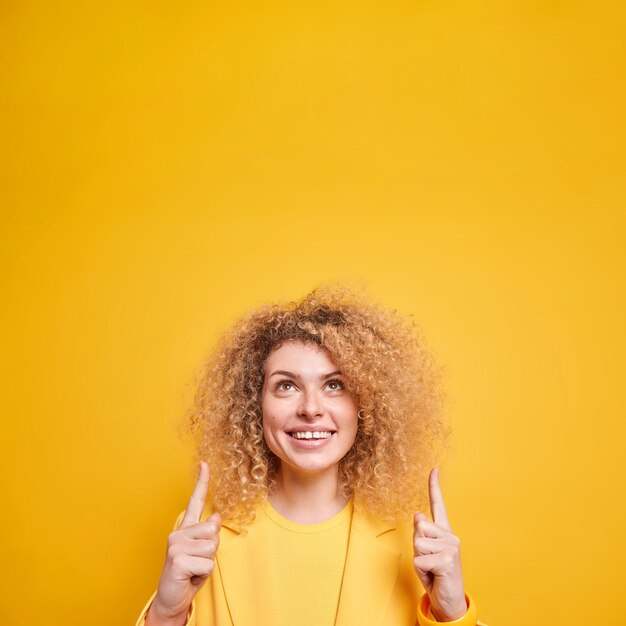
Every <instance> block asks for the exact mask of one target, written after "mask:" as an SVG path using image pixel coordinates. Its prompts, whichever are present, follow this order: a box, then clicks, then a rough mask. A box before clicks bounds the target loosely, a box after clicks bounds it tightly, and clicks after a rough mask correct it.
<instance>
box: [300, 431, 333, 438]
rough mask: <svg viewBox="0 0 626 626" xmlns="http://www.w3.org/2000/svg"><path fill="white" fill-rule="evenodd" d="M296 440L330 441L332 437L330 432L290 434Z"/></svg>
mask: <svg viewBox="0 0 626 626" xmlns="http://www.w3.org/2000/svg"><path fill="white" fill-rule="evenodd" d="M290 434H291V436H292V437H293V438H294V439H328V437H330V436H331V435H332V433H331V432H329V431H317V430H316V431H313V432H312V431H310V430H306V431H303V432H299V433H290Z"/></svg>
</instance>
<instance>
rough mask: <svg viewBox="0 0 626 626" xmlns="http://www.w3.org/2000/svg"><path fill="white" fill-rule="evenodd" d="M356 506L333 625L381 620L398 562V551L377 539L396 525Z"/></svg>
mask: <svg viewBox="0 0 626 626" xmlns="http://www.w3.org/2000/svg"><path fill="white" fill-rule="evenodd" d="M359 508H360V507H359ZM359 508H357V507H355V509H354V513H353V516H352V526H351V529H350V540H349V543H348V554H347V557H346V566H345V570H344V575H343V583H342V585H341V595H340V597H339V607H338V611H337V620H336V622H335V624H336V626H354V624H359V625H360V626H365V625H369V624H372V625H375V626H379V625H380V624H382V623H383V621H384V615H385V613H386V611H387V607H388V605H389V601H390V599H391V594H392V592H393V588H394V586H395V583H396V578H397V576H398V570H399V566H400V552H398V551H396V550H394V549H393V548H391V547H390V546H388V545H386V544H385V543H384V542H383V541H381V540H380V539H379V537H380V536H381V535H382V534H383V533H386V532H389V531H393V530H394V529H395V525H394V524H392V523H385V522H381V521H379V520H376V519H374V518H372V517H370V516H368V515H366V514H365V513H364V512H362V511H360V510H359Z"/></svg>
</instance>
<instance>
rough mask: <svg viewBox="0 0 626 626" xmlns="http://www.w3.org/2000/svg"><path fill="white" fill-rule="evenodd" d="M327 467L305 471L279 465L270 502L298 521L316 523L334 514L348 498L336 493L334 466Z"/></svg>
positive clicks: (336, 483) (283, 513)
mask: <svg viewBox="0 0 626 626" xmlns="http://www.w3.org/2000/svg"><path fill="white" fill-rule="evenodd" d="M329 470H330V471H327V472H324V473H322V474H317V473H315V474H306V473H301V472H293V471H291V470H290V468H285V467H281V469H280V473H279V477H278V486H277V487H276V489H275V491H274V492H273V493H271V494H270V496H269V501H270V503H271V505H272V506H273V507H274V509H276V511H278V513H280V514H281V515H282V516H283V517H285V518H287V519H288V520H291V521H292V522H297V523H298V524H319V523H320V522H325V521H326V520H328V519H330V518H331V517H334V516H335V515H337V513H339V511H341V509H343V508H344V506H346V503H347V502H348V498H346V497H345V496H343V495H341V494H340V493H339V490H338V480H337V468H329Z"/></svg>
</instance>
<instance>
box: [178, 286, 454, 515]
mask: <svg viewBox="0 0 626 626" xmlns="http://www.w3.org/2000/svg"><path fill="white" fill-rule="evenodd" d="M293 340H296V341H303V342H311V343H313V344H316V345H317V346H320V347H321V348H323V349H324V350H326V351H327V353H328V354H329V356H330V357H331V359H332V360H333V361H334V362H335V363H336V364H337V366H338V367H339V369H340V370H341V372H342V373H343V375H344V377H345V379H346V382H347V388H348V390H349V391H351V392H352V393H353V394H354V398H355V401H356V403H357V406H358V408H359V410H358V428H357V435H356V439H355V442H354V445H353V446H352V448H351V449H350V451H349V452H348V453H347V454H346V456H345V457H344V458H343V459H342V460H341V462H340V464H339V485H340V488H341V490H342V493H343V494H344V495H346V496H353V497H354V504H355V506H363V507H364V508H365V509H366V510H367V511H368V512H369V513H371V514H373V515H376V516H379V517H382V518H386V519H394V518H398V517H399V516H403V515H409V514H411V513H413V512H414V511H415V510H416V508H418V507H421V506H424V505H425V502H426V495H425V493H426V490H425V485H426V476H427V472H428V470H429V468H430V467H431V466H432V465H433V463H434V461H435V459H436V458H437V456H438V454H439V452H440V451H441V450H442V445H441V444H443V443H445V439H446V435H447V434H448V428H447V427H446V425H445V423H444V422H443V419H442V393H441V385H440V380H441V369H440V368H439V367H438V366H437V365H436V364H435V363H434V360H433V358H432V354H431V352H430V351H429V350H428V349H427V348H426V346H425V342H424V340H423V338H422V336H421V334H420V333H419V331H418V329H417V328H416V326H415V324H414V323H413V322H412V321H411V320H409V319H407V318H404V317H402V316H401V315H400V314H398V313H397V312H396V311H391V310H388V309H385V308H383V307H381V306H378V305H374V304H372V303H371V302H369V301H368V300H367V299H366V298H364V297H362V296H361V295H358V294H357V293H356V292H355V291H353V290H350V289H348V288H346V287H341V286H340V287H336V286H321V287H318V288H317V289H315V290H314V291H312V292H311V293H309V294H308V295H307V296H305V297H304V298H302V299H301V300H299V301H297V302H290V303H287V304H284V305H278V304H276V305H271V306H262V307H260V308H258V309H255V310H253V311H251V312H250V313H249V314H248V315H246V316H245V317H244V318H243V319H241V320H239V321H238V322H237V323H235V324H234V325H233V326H232V327H231V328H230V329H229V330H227V331H226V332H225V333H224V335H223V336H222V337H221V339H220V341H219V342H218V344H217V346H216V348H215V349H214V351H213V353H212V355H211V356H210V358H209V359H208V361H207V362H206V363H205V365H204V367H203V368H202V369H201V371H200V373H199V380H198V384H197V389H196V392H195V396H194V399H193V402H192V403H191V407H190V409H189V411H188V412H187V414H186V416H185V421H184V424H183V431H184V432H185V433H186V434H188V435H190V436H191V438H192V439H193V440H194V442H195V447H196V455H197V459H196V460H197V461H199V460H200V459H204V460H206V461H207V462H208V463H209V467H210V469H211V485H210V489H211V496H212V498H213V505H214V508H215V510H217V511H219V512H220V513H221V515H222V516H223V517H224V518H227V519H230V520H234V521H236V522H239V523H240V524H242V525H245V524H246V523H249V522H251V521H252V520H253V519H254V515H255V513H254V512H255V508H256V506H257V504H258V502H259V501H260V500H261V499H262V498H265V497H267V496H268V494H269V493H271V492H272V490H273V489H274V488H275V486H276V484H277V476H278V470H279V459H278V458H277V457H276V456H275V455H274V454H273V453H272V452H271V451H270V449H269V448H268V446H267V444H266V442H265V439H264V436H263V427H262V410H261V400H262V388H263V380H264V365H265V360H266V359H267V357H268V355H269V354H270V353H271V352H272V351H273V350H276V349H277V348H278V347H280V346H281V345H282V344H283V343H285V342H286V341H293ZM196 466H197V465H196Z"/></svg>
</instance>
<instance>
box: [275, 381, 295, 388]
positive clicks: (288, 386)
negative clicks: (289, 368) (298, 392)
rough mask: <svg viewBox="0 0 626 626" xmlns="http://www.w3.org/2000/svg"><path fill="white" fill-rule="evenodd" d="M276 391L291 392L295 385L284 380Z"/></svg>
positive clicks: (277, 386)
mask: <svg viewBox="0 0 626 626" xmlns="http://www.w3.org/2000/svg"><path fill="white" fill-rule="evenodd" d="M276 389H278V390H279V391H290V390H291V389H293V383H290V382H289V381H288V380H282V381H281V382H279V383H278V385H276Z"/></svg>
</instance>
